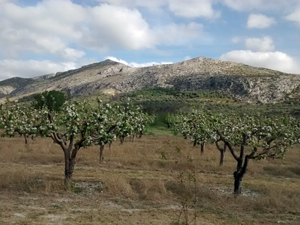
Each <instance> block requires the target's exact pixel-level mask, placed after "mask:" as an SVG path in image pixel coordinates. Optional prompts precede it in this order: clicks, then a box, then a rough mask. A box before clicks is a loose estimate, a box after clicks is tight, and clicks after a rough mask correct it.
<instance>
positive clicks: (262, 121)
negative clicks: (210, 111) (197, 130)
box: [212, 115, 300, 194]
mask: <svg viewBox="0 0 300 225" xmlns="http://www.w3.org/2000/svg"><path fill="white" fill-rule="evenodd" d="M221 118H222V119H221ZM212 120H213V122H214V127H215V131H216V134H217V135H218V136H219V139H218V140H221V141H223V142H224V143H225V145H226V146H227V147H228V149H229V150H230V152H231V154H232V156H233V158H234V159H235V160H236V162H237V169H236V171H235V172H234V173H233V176H234V193H235V194H240V193H241V187H242V179H243V177H244V175H245V173H246V171H247V168H248V163H249V160H250V159H255V160H261V159H266V158H272V159H278V158H281V159H282V158H284V156H285V154H286V152H287V150H288V149H289V148H290V147H291V146H292V145H293V144H295V143H298V142H299V134H300V133H299V131H300V126H299V121H297V120H296V119H295V118H292V117H272V118H270V117H264V116H249V115H243V116H232V117H226V118H225V117H218V116H215V117H212ZM234 146H239V151H238V153H237V152H236V151H235V150H234V149H233V147H234ZM246 147H248V148H249V150H248V151H247V150H246Z"/></svg>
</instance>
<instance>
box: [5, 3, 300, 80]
mask: <svg viewBox="0 0 300 225" xmlns="http://www.w3.org/2000/svg"><path fill="white" fill-rule="evenodd" d="M0 21H1V22H0V71H1V72H0V80H3V79H7V78H10V77H15V76H18V77H34V76H39V75H43V74H49V73H55V72H60V71H65V70H69V69H75V68H78V67H81V66H83V65H86V64H89V63H94V62H99V61H103V60H105V59H107V58H110V59H113V60H115V61H120V62H122V63H124V64H127V65H129V66H133V67H141V66H149V65H153V64H164V63H175V62H180V61H183V60H187V59H190V58H195V57H200V56H205V57H209V58H214V59H221V60H227V61H235V62H241V63H244V64H248V65H252V66H258V67H266V68H270V69H275V70H280V71H283V72H288V73H296V74H300V51H299V49H300V0H251V1H249V0H73V1H71V0H0Z"/></svg>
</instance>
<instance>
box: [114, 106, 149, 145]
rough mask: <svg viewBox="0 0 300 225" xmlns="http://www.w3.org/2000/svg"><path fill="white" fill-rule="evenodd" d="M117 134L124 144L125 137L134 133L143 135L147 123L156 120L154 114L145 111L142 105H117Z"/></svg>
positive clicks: (134, 134)
mask: <svg viewBox="0 0 300 225" xmlns="http://www.w3.org/2000/svg"><path fill="white" fill-rule="evenodd" d="M116 113H117V114H116V117H117V122H116V129H115V131H116V136H117V137H118V138H120V141H121V144H123V142H124V139H125V137H128V136H130V135H133V139H134V137H135V136H139V137H142V135H143V131H144V129H145V126H146V124H148V123H150V122H152V121H153V120H154V117H153V116H149V115H148V114H147V113H144V112H143V110H142V108H141V107H140V106H134V105H132V104H129V103H127V104H126V105H125V106H124V105H117V106H116Z"/></svg>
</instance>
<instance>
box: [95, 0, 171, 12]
mask: <svg viewBox="0 0 300 225" xmlns="http://www.w3.org/2000/svg"><path fill="white" fill-rule="evenodd" d="M98 2H100V3H108V4H112V5H118V6H123V7H131V8H136V7H145V8H148V9H150V10H158V9H159V8H160V7H162V6H164V5H166V4H167V3H168V1H166V0H151V1H141V0H98Z"/></svg>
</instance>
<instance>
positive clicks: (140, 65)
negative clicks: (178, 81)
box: [105, 56, 173, 67]
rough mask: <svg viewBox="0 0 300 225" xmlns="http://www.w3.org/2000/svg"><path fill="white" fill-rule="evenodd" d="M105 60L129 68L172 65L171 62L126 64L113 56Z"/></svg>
mask: <svg viewBox="0 0 300 225" xmlns="http://www.w3.org/2000/svg"><path fill="white" fill-rule="evenodd" d="M105 59H110V60H112V61H115V62H119V63H122V64H124V65H127V66H130V67H148V66H156V65H165V64H172V63H173V62H160V63H159V62H145V63H136V62H130V63H128V62H126V61H125V60H123V59H117V58H116V57H113V56H108V57H106V58H105Z"/></svg>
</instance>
